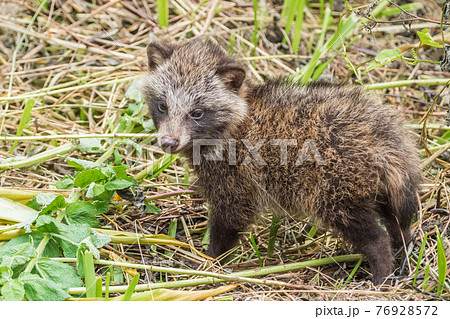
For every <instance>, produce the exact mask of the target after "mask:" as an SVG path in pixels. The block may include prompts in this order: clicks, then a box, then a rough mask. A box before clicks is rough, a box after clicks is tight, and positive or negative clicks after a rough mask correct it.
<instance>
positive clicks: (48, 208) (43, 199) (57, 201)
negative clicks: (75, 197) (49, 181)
mask: <svg viewBox="0 0 450 319" xmlns="http://www.w3.org/2000/svg"><path fill="white" fill-rule="evenodd" d="M66 205H67V203H66V199H65V198H64V196H62V195H58V196H56V195H54V194H50V193H41V194H39V195H37V196H35V197H34V198H33V199H32V200H30V201H29V202H28V203H27V206H29V207H31V208H33V209H35V210H37V211H39V215H43V214H52V213H54V212H56V211H57V210H58V209H61V208H64V207H65V206H66Z"/></svg>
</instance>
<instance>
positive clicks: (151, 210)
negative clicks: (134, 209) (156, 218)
mask: <svg viewBox="0 0 450 319" xmlns="http://www.w3.org/2000/svg"><path fill="white" fill-rule="evenodd" d="M144 204H145V207H147V211H148V212H149V213H150V214H159V213H160V212H161V209H160V208H159V207H158V206H156V205H155V204H152V203H149V202H144Z"/></svg>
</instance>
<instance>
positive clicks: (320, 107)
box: [143, 40, 421, 284]
mask: <svg viewBox="0 0 450 319" xmlns="http://www.w3.org/2000/svg"><path fill="white" fill-rule="evenodd" d="M148 57H149V67H150V72H149V74H148V76H147V78H146V81H145V85H144V87H143V92H144V94H145V96H146V98H147V100H148V103H149V106H150V111H151V114H152V117H153V120H154V122H155V125H156V127H157V128H158V138H159V139H161V138H162V137H170V138H174V139H177V140H178V141H179V147H178V148H177V149H172V150H170V151H171V152H182V153H183V154H184V155H185V156H186V157H187V158H189V159H190V160H191V161H192V159H193V151H192V145H193V141H194V140H195V139H204V138H216V139H217V138H219V139H223V140H226V141H228V140H230V139H231V140H232V141H235V145H236V152H234V151H233V150H231V149H230V146H229V145H230V144H229V143H228V142H225V143H224V144H223V145H224V156H223V160H217V159H215V160H212V159H209V160H208V159H206V158H205V157H203V158H202V159H201V161H200V162H199V163H198V165H194V169H195V172H196V174H197V175H198V178H199V182H198V183H199V184H200V185H201V186H202V187H203V192H204V196H205V198H206V199H207V200H208V202H209V204H210V206H211V214H210V219H209V227H210V246H209V249H208V251H207V253H208V254H209V255H211V256H213V257H217V256H219V255H221V254H223V253H224V252H226V251H227V250H229V249H230V248H232V247H233V245H234V244H235V243H236V241H237V239H238V232H241V231H245V230H246V229H247V228H248V226H249V225H250V224H251V223H253V222H254V221H255V216H256V215H257V213H258V212H260V211H262V210H263V209H264V208H267V207H269V208H271V209H273V210H275V211H278V212H281V213H288V214H290V215H294V216H295V215H307V216H312V217H314V218H316V219H317V220H318V221H320V222H321V223H322V224H323V225H325V226H327V227H329V228H331V229H333V230H334V231H337V232H338V233H339V234H341V236H342V237H343V238H344V239H345V240H346V241H348V242H349V243H351V244H352V246H353V247H354V249H355V250H356V251H358V252H361V253H363V254H364V255H365V257H366V258H367V260H368V262H369V264H370V267H371V270H372V274H373V281H374V283H376V284H380V283H381V282H382V281H383V280H384V278H385V277H387V276H389V275H390V274H391V272H392V271H393V252H392V249H393V247H399V246H401V245H402V243H403V240H405V241H408V240H409V226H410V222H411V219H412V217H413V215H414V214H415V213H416V211H417V197H416V192H417V189H418V185H419V182H420V180H421V172H420V170H419V158H418V155H417V151H416V149H415V147H414V145H413V143H412V142H411V140H410V139H409V137H408V136H409V134H408V133H407V132H406V131H405V129H404V125H403V120H402V119H401V118H400V117H399V116H398V114H397V111H396V110H395V109H393V108H392V107H390V106H386V105H383V104H382V103H380V102H379V101H378V100H377V99H376V98H374V97H372V96H371V95H369V94H367V93H365V92H363V91H362V90H361V89H360V88H357V87H346V86H337V85H332V84H329V83H324V82H317V83H314V84H311V85H307V86H304V87H300V86H297V85H293V84H290V83H289V82H287V81H285V80H275V81H268V82H266V83H265V84H262V85H256V84H253V83H252V82H250V81H249V80H245V79H244V78H245V70H244V69H243V68H242V66H240V65H239V64H238V63H237V62H236V61H235V60H233V59H231V58H229V57H227V56H226V55H225V53H223V51H222V50H221V49H220V48H219V47H218V46H216V45H214V44H212V43H211V42H206V41H199V40H194V41H188V42H184V43H182V44H179V45H173V44H169V45H165V44H161V43H153V44H150V45H149V47H148ZM161 103H162V104H161ZM160 105H164V106H165V107H164V108H162V109H163V110H161V107H160ZM199 109H200V110H201V111H202V112H203V116H202V117H201V118H200V119H193V116H192V115H193V114H197V115H198V112H197V113H193V112H194V111H195V110H199ZM274 140H275V142H273V141H274ZM295 142H296V145H293V144H294V143H295ZM311 142H312V143H311ZM233 143H234V142H233ZM249 143H250V144H249ZM280 143H281V145H280ZM283 143H285V144H283ZM251 145H256V146H255V149H253V150H251V147H249V146H251ZM305 145H306V148H305ZM249 148H250V150H249ZM282 149H284V150H285V154H286V156H285V158H284V160H283V159H282V158H281V157H280V154H281V153H282V152H281V150H282ZM252 151H253V152H252ZM256 151H257V152H256ZM202 152H203V153H205V154H206V153H211V147H205V148H203V149H202ZM255 154H256V155H255ZM299 154H300V155H299ZM318 154H319V156H317V155H318ZM258 156H259V157H258ZM230 157H232V158H235V159H236V161H235V163H234V162H233V163H232V164H231V165H230V160H229V159H230ZM257 157H258V159H259V161H256V160H255V158H257ZM299 157H300V158H301V159H302V160H303V162H302V163H301V165H298V164H299V162H298V161H299ZM249 159H250V160H249ZM382 225H383V226H384V227H385V229H386V230H387V231H386V230H385V229H383V227H382Z"/></svg>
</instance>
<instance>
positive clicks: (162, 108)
mask: <svg viewBox="0 0 450 319" xmlns="http://www.w3.org/2000/svg"><path fill="white" fill-rule="evenodd" d="M152 108H153V110H155V111H159V112H161V113H166V112H167V103H166V101H164V100H162V99H155V100H153V103H152Z"/></svg>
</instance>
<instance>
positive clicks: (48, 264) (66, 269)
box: [37, 258, 83, 290]
mask: <svg viewBox="0 0 450 319" xmlns="http://www.w3.org/2000/svg"><path fill="white" fill-rule="evenodd" d="M37 268H38V269H39V273H40V274H41V275H42V276H43V277H44V278H46V279H50V280H52V281H53V282H55V283H56V284H57V285H58V286H59V287H61V288H62V289H64V290H67V289H69V288H70V287H82V285H83V282H82V281H81V279H80V277H79V276H78V274H77V272H76V270H75V269H74V268H73V267H72V266H70V265H67V264H64V263H62V262H59V261H56V260H51V259H47V258H41V259H39V261H38V264H37Z"/></svg>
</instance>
